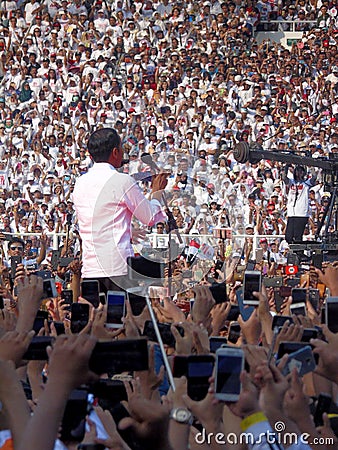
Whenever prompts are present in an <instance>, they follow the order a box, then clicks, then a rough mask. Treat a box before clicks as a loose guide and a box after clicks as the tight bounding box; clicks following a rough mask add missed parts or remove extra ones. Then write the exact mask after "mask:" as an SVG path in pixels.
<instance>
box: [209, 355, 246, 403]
mask: <svg viewBox="0 0 338 450" xmlns="http://www.w3.org/2000/svg"><path fill="white" fill-rule="evenodd" d="M243 369H244V352H243V350H242V349H240V348H230V347H227V348H219V349H218V350H217V351H216V379H215V394H214V395H215V397H216V398H217V399H218V400H221V401H224V402H236V401H237V400H238V399H239V395H240V392H241V382H240V374H241V372H242V371H243Z"/></svg>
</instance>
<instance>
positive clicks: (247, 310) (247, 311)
mask: <svg viewBox="0 0 338 450" xmlns="http://www.w3.org/2000/svg"><path fill="white" fill-rule="evenodd" d="M236 299H237V303H238V307H239V311H240V313H241V316H242V319H243V320H244V322H246V321H247V320H249V318H250V317H251V314H252V313H253V312H254V311H255V308H254V306H248V305H244V303H243V290H242V288H239V289H237V290H236Z"/></svg>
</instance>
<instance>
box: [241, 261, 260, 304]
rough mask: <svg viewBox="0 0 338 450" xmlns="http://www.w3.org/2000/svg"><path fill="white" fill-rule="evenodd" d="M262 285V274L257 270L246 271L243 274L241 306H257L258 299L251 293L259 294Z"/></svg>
mask: <svg viewBox="0 0 338 450" xmlns="http://www.w3.org/2000/svg"><path fill="white" fill-rule="evenodd" d="M261 284H262V274H261V272H259V271H258V270H247V271H246V272H245V273H244V281H243V292H244V295H243V304H244V305H254V306H258V305H259V300H258V298H256V297H254V295H253V292H260V290H261Z"/></svg>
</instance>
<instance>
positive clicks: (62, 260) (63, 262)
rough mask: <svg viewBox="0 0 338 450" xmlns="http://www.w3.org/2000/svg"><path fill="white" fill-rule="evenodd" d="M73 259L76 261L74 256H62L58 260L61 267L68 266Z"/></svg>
mask: <svg viewBox="0 0 338 450" xmlns="http://www.w3.org/2000/svg"><path fill="white" fill-rule="evenodd" d="M73 261H74V258H60V259H59V261H58V265H59V266H60V267H67V266H68V265H69V264H70V263H71V262H73Z"/></svg>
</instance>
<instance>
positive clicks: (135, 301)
mask: <svg viewBox="0 0 338 450" xmlns="http://www.w3.org/2000/svg"><path fill="white" fill-rule="evenodd" d="M128 299H129V303H130V307H131V311H132V313H133V316H139V315H140V314H142V311H143V310H144V308H145V307H146V306H147V302H146V299H145V298H144V297H142V296H141V295H136V294H134V293H131V292H128Z"/></svg>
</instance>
